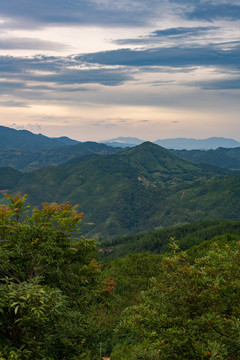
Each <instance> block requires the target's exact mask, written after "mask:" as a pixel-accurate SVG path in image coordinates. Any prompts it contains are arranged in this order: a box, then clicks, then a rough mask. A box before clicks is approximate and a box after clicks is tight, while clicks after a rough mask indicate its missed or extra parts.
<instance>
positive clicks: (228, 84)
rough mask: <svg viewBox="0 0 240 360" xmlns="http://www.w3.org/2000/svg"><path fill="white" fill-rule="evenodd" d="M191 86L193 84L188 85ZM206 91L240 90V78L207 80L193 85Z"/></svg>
mask: <svg viewBox="0 0 240 360" xmlns="http://www.w3.org/2000/svg"><path fill="white" fill-rule="evenodd" d="M188 85H191V84H188ZM192 85H193V86H199V87H201V88H202V89H204V90H240V77H238V78H235V79H219V80H209V81H208V80H205V81H198V82H195V83H192Z"/></svg>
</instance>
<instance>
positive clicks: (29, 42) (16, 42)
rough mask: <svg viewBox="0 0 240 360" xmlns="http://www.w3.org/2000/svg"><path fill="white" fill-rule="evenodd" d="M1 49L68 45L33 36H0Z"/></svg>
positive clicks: (42, 48) (58, 47)
mask: <svg viewBox="0 0 240 360" xmlns="http://www.w3.org/2000/svg"><path fill="white" fill-rule="evenodd" d="M0 49H1V50H16V49H17V50H19V49H21V50H55V51H60V50H61V51H62V50H63V49H69V47H68V46H66V45H64V44H60V43H57V42H52V41H44V40H40V39H35V38H10V37H9V38H8V37H6V38H0Z"/></svg>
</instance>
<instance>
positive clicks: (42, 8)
mask: <svg viewBox="0 0 240 360" xmlns="http://www.w3.org/2000/svg"><path fill="white" fill-rule="evenodd" d="M164 5H165V6H164ZM164 7H165V9H166V1H163V3H162V2H159V1H158V0H151V6H149V2H148V0H138V1H137V2H136V1H135V0H124V1H123V0H120V1H119V0H106V1H102V0H81V1H79V0H69V1H66V0H41V1H35V2H33V1H32V0H25V1H19V0H11V1H10V2H9V0H1V2H0V14H1V16H2V17H3V19H5V21H6V24H3V26H10V27H21V28H24V27H25V28H28V27H29V28H36V27H41V26H46V25H60V24H67V25H94V26H96V25H101V26H119V25H122V26H142V25H144V24H147V23H149V21H150V20H152V19H153V18H159V16H160V15H161V13H162V11H161V9H162V8H164Z"/></svg>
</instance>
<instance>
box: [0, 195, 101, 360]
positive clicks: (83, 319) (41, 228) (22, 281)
mask: <svg viewBox="0 0 240 360" xmlns="http://www.w3.org/2000/svg"><path fill="white" fill-rule="evenodd" d="M7 197H8V200H9V203H10V204H9V205H8V206H7V205H2V206H1V207H0V241H1V242H0V278H1V280H0V323H1V337H0V339H1V340H0V351H2V355H3V357H4V356H5V357H7V358H8V359H10V358H13V359H15V357H16V359H30V358H31V359H36V360H37V359H64V358H65V357H66V356H67V358H68V359H75V358H76V356H80V355H81V354H83V353H85V352H86V351H88V350H90V348H91V346H93V344H94V342H95V340H96V338H97V333H96V331H94V324H93V323H90V322H89V320H88V311H89V309H90V305H91V304H92V303H93V302H94V301H95V300H96V299H97V297H98V293H99V292H101V291H102V290H101V288H102V285H101V284H100V283H99V281H98V278H99V274H100V267H99V266H98V265H97V264H96V262H95V260H94V258H95V255H96V244H95V242H94V241H93V240H89V239H85V238H83V237H81V236H79V235H80V228H79V226H81V225H82V224H83V213H79V212H78V211H77V206H74V207H73V206H71V205H70V204H69V203H65V204H61V205H57V204H56V203H52V204H47V203H44V204H43V206H42V208H41V209H39V208H36V207H35V208H34V209H33V210H32V213H31V215H29V212H30V210H29V209H28V207H26V206H25V201H26V196H24V197H22V196H20V195H17V196H16V197H12V196H11V195H7ZM90 339H91V341H90ZM13 354H15V355H16V356H15V355H13ZM11 356H12V357H11ZM14 356H15V357H14Z"/></svg>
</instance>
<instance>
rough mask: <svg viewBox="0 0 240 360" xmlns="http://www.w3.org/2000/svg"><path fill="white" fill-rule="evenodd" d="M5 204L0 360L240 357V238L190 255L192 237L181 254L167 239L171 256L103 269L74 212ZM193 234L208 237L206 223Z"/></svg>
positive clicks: (0, 214)
mask: <svg viewBox="0 0 240 360" xmlns="http://www.w3.org/2000/svg"><path fill="white" fill-rule="evenodd" d="M7 199H8V204H7V205H6V204H5V205H1V206H0V275H1V277H0V323H1V330H0V331H1V336H0V355H1V357H0V358H1V360H10V359H12V360H28V359H33V360H34V359H35V360H39V359H48V360H51V359H52V360H54V359H56V360H60V359H74V360H77V359H79V360H80V359H85V360H87V359H88V360H100V359H102V356H111V359H113V360H129V359H130V360H140V359H141V360H144V359H145V360H156V359H159V360H161V359H169V358H171V359H189V360H190V359H199V360H200V359H227V360H231V359H239V358H240V355H239V354H240V334H239V327H240V318H239V316H240V312H239V302H240V281H239V279H240V237H239V236H238V235H230V234H225V235H221V236H220V235H218V236H216V237H215V238H214V239H210V238H209V239H207V240H206V239H205V241H203V242H200V243H199V244H198V245H195V244H194V241H193V243H192V246H191V244H190V238H189V240H188V241H189V243H188V245H189V246H188V248H189V250H187V251H185V252H184V251H181V250H180V249H179V246H178V244H177V242H176V240H174V239H173V238H169V239H168V249H169V250H168V253H166V254H151V253H142V254H133V255H131V254H128V255H127V256H125V257H122V258H118V259H115V260H111V261H105V262H99V260H98V259H97V247H96V242H95V241H93V240H89V239H86V238H84V237H83V236H82V235H81V234H80V229H81V226H82V225H83V223H84V220H83V213H82V212H79V211H78V208H77V207H76V206H72V205H70V204H69V203H64V204H60V205H57V204H56V203H52V204H48V203H43V205H42V207H41V208H40V207H38V208H37V207H35V208H33V209H30V208H29V207H28V206H26V202H25V201H26V196H23V197H22V196H20V195H17V196H14V197H13V196H11V195H7ZM210 223H211V222H210ZM210 223H209V224H208V225H210ZM193 228H194V224H193ZM205 228H207V232H208V231H209V230H208V227H206V223H205ZM217 228H218V229H219V228H221V226H220V221H219V222H218V224H217ZM224 228H226V223H225V222H223V224H222V229H224ZM197 229H198V231H199V233H201V229H202V231H203V232H204V223H202V222H198V223H197V224H196V225H195V231H197ZM173 230H174V229H173ZM189 230H190V226H189V227H185V232H186V233H187V232H188V231H189ZM189 234H190V236H191V231H190V232H189ZM209 234H210V233H209ZM150 241H151V240H150ZM194 245H195V246H194ZM166 251H167V250H166Z"/></svg>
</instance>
